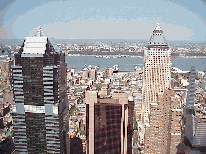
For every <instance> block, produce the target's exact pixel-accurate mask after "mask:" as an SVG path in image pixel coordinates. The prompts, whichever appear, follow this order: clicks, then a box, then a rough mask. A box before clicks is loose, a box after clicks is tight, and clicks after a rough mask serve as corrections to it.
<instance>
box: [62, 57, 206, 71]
mask: <svg viewBox="0 0 206 154" xmlns="http://www.w3.org/2000/svg"><path fill="white" fill-rule="evenodd" d="M65 60H66V63H67V68H68V69H70V68H71V67H75V71H80V70H81V69H82V67H83V65H84V64H87V65H94V66H99V67H100V69H105V68H107V67H110V68H112V67H113V65H119V70H122V71H125V70H133V69H134V65H135V64H139V67H140V68H142V64H143V58H138V57H133V58H131V57H122V58H96V57H95V56H66V57H65ZM171 62H172V66H175V67H177V68H179V69H181V70H183V71H189V70H190V68H191V66H194V67H195V69H196V70H204V69H205V59H200V58H171Z"/></svg>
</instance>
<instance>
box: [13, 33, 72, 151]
mask: <svg viewBox="0 0 206 154" xmlns="http://www.w3.org/2000/svg"><path fill="white" fill-rule="evenodd" d="M66 86H67V84H66V63H65V55H64V53H62V52H61V51H60V50H59V49H58V47H57V46H56V45H55V43H54V40H53V39H49V38H47V37H45V36H43V35H42V32H41V29H39V30H38V35H37V36H35V37H26V38H25V40H24V42H23V44H22V46H21V49H20V50H19V52H18V53H17V54H15V64H14V66H13V93H14V98H13V128H14V142H15V152H16V153H69V144H68V138H67V132H68V129H69V127H68V121H67V120H68V118H67V109H68V107H67V106H68V100H67V95H66V88H67V87H66Z"/></svg>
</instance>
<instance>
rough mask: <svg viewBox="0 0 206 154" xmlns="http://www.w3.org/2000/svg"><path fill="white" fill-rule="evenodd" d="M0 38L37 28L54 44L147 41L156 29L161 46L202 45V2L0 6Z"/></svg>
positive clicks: (58, 1)
mask: <svg viewBox="0 0 206 154" xmlns="http://www.w3.org/2000/svg"><path fill="white" fill-rule="evenodd" d="M0 21H1V22H0V38H1V39H24V38H25V37H28V36H34V35H35V34H36V30H37V27H39V26H40V27H41V29H42V31H43V33H44V34H45V36H47V37H53V38H55V39H147V40H149V38H150V36H151V34H152V31H153V30H154V28H155V27H156V24H157V23H159V24H160V26H161V28H162V30H163V32H164V36H165V38H166V40H185V41H206V0H141V1H140V0H44V1H43V2H42V0H35V1H33V0H1V1H0Z"/></svg>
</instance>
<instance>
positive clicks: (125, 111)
mask: <svg viewBox="0 0 206 154" xmlns="http://www.w3.org/2000/svg"><path fill="white" fill-rule="evenodd" d="M85 102H86V137H87V154H93V153H111V154H113V153H114V154H116V153H121V154H126V153H128V154H131V153H132V132H133V108H134V101H133V99H132V98H130V97H128V93H112V98H98V96H97V91H92V90H87V91H86V92H85Z"/></svg>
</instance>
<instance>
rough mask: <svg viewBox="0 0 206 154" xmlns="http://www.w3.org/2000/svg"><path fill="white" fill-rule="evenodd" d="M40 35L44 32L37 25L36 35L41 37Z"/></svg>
mask: <svg viewBox="0 0 206 154" xmlns="http://www.w3.org/2000/svg"><path fill="white" fill-rule="evenodd" d="M41 36H44V33H43V32H42V30H41V27H40V26H39V27H38V28H37V37H41Z"/></svg>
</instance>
